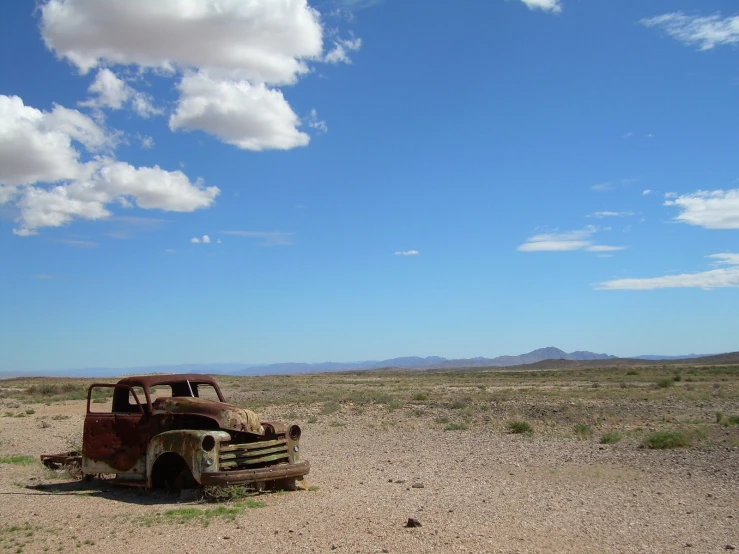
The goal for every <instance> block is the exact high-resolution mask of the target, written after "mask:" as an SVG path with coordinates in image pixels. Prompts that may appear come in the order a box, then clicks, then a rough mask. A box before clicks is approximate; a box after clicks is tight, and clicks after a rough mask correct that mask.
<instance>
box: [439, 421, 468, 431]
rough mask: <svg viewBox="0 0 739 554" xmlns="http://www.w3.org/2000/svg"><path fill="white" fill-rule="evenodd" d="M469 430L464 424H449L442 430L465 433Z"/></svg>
mask: <svg viewBox="0 0 739 554" xmlns="http://www.w3.org/2000/svg"><path fill="white" fill-rule="evenodd" d="M467 429H469V427H468V426H467V424H465V423H450V424H449V425H447V426H446V427H445V428H444V431H466V430H467Z"/></svg>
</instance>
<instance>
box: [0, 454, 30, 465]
mask: <svg viewBox="0 0 739 554" xmlns="http://www.w3.org/2000/svg"><path fill="white" fill-rule="evenodd" d="M35 461H36V458H34V457H33V456H5V457H2V458H0V464H14V465H20V466H27V465H30V464H32V463H34V462H35Z"/></svg>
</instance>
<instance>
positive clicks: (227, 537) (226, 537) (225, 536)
mask: <svg viewBox="0 0 739 554" xmlns="http://www.w3.org/2000/svg"><path fill="white" fill-rule="evenodd" d="M223 540H225V541H227V540H231V537H229V536H228V535H224V537H223Z"/></svg>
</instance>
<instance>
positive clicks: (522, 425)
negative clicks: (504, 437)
mask: <svg viewBox="0 0 739 554" xmlns="http://www.w3.org/2000/svg"><path fill="white" fill-rule="evenodd" d="M508 432H509V433H511V434H513V435H524V434H525V435H530V434H532V433H533V432H534V430H533V429H532V428H531V425H529V424H528V423H526V422H525V421H509V422H508Z"/></svg>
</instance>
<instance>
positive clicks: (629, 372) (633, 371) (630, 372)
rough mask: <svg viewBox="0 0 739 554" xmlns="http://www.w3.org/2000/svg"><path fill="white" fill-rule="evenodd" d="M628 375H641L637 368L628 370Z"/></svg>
mask: <svg viewBox="0 0 739 554" xmlns="http://www.w3.org/2000/svg"><path fill="white" fill-rule="evenodd" d="M626 375H639V372H638V371H637V370H635V369H630V370H629V371H627V372H626Z"/></svg>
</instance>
